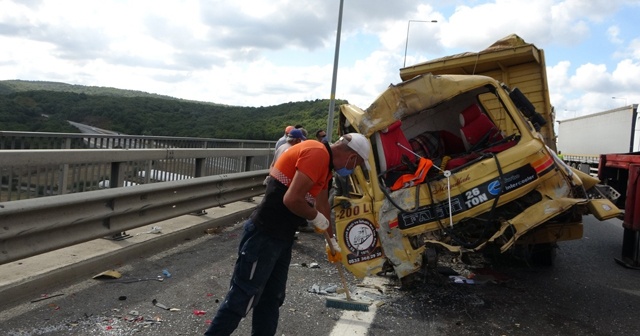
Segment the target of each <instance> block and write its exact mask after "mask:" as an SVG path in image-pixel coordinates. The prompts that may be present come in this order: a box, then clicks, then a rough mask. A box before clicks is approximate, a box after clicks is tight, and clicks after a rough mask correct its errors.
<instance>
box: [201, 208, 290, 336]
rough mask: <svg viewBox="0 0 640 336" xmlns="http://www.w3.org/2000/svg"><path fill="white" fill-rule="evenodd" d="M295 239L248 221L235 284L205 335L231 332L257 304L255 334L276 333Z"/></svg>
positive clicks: (233, 281)
mask: <svg viewBox="0 0 640 336" xmlns="http://www.w3.org/2000/svg"><path fill="white" fill-rule="evenodd" d="M292 245H293V242H292V241H291V242H289V241H283V240H278V239H274V238H271V237H270V236H268V235H266V234H264V233H262V232H261V231H260V230H258V228H257V227H256V226H255V225H254V223H253V222H252V221H251V219H249V220H247V221H246V222H245V224H244V234H243V236H242V240H241V241H240V247H239V249H238V260H237V261H236V265H235V269H234V271H233V276H232V278H231V288H230V289H229V292H228V293H227V296H226V298H225V300H224V302H223V303H222V305H220V308H219V309H218V313H217V314H216V316H215V317H214V318H213V321H212V322H211V325H210V326H209V329H208V330H207V332H206V333H205V335H230V334H231V333H232V332H233V331H234V330H235V329H236V328H237V327H238V324H239V323H240V320H241V319H242V318H243V317H245V316H246V315H247V314H248V313H249V311H250V310H251V308H253V321H252V322H253V323H252V332H251V334H252V335H274V334H275V333H276V328H277V327H278V318H279V309H280V306H282V304H283V303H284V297H285V290H286V287H287V275H288V272H289V263H290V262H291V247H292Z"/></svg>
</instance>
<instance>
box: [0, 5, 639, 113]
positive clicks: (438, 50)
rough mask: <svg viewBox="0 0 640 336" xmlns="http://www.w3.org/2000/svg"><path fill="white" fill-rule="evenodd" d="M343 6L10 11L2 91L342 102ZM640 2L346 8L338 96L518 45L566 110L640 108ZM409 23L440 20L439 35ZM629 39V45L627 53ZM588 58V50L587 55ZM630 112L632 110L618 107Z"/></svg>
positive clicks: (431, 26)
mask: <svg viewBox="0 0 640 336" xmlns="http://www.w3.org/2000/svg"><path fill="white" fill-rule="evenodd" d="M338 5H339V1H338V0H335V1H317V0H275V1H266V0H245V1H242V2H232V1H222V0H213V1H212V0H201V1H199V0H183V1H170V0H155V1H152V0H136V1H133V0H129V1H127V0H103V1H99V2H97V1H82V2H78V1H71V0H57V1H53V0H42V1H35V0H34V1H17V0H14V1H11V0H0V44H1V45H2V46H3V48H0V79H25V80H52V81H60V82H66V83H70V84H82V85H94V86H112V87H117V88H123V89H133V90H141V91H146V92H152V93H159V94H165V95H171V96H176V97H179V98H185V99H194V100H204V101H212V102H216V103H223V104H231V105H244V106H261V105H274V104H280V103H284V102H288V101H297V100H306V99H324V98H328V97H329V95H330V88H331V80H332V71H333V51H334V46H335V35H336V27H337V18H338ZM639 9H640V2H638V1H637V0H635V1H634V0H608V1H604V0H593V1H581V0H564V1H563V0H539V1H530V0H477V1H459V0H447V1H440V2H432V1H424V0H423V1H415V0H397V1H393V2H390V1H388V0H369V1H345V7H344V13H343V25H342V39H341V40H342V41H341V42H342V45H341V54H340V68H339V70H338V83H337V88H336V96H337V98H341V99H347V100H349V101H350V102H352V103H354V104H356V105H358V106H360V107H367V106H369V104H371V103H372V102H373V100H374V99H375V98H376V97H377V96H378V94H380V93H381V92H382V91H383V90H384V89H385V88H386V87H387V86H388V85H389V84H390V83H396V82H398V81H399V80H400V78H399V75H398V72H399V68H400V67H401V66H402V64H403V62H404V51H405V46H408V48H407V49H408V50H407V51H408V52H407V60H406V61H407V64H413V63H416V62H421V61H424V60H427V59H431V58H438V57H442V56H446V55H451V54H454V53H458V52H462V51H479V50H482V49H484V48H486V47H488V46H489V45H490V44H492V43H493V42H494V41H496V40H497V39H500V38H502V37H504V36H507V35H509V34H512V33H516V34H518V35H520V36H521V37H523V38H524V39H525V40H526V41H527V42H530V43H534V44H536V46H538V47H540V48H543V49H544V50H545V53H546V56H547V70H548V78H549V86H550V94H551V97H552V103H553V104H554V105H556V106H558V109H562V110H564V109H567V110H576V111H578V110H579V111H581V112H582V111H587V110H594V109H597V108H602V107H610V105H611V104H613V103H615V102H612V99H611V96H625V97H627V99H628V101H629V103H631V102H637V101H638V100H640V96H638V94H636V93H635V92H637V90H636V89H637V87H638V80H637V78H640V76H639V72H640V70H639V68H640V65H639V62H640V33H639V32H638V30H637V28H636V26H637V25H636V24H635V21H636V20H635V18H637V16H638V15H637V14H640V13H639V12H640V10H639ZM409 20H437V21H438V22H437V23H420V22H414V23H412V24H411V25H410V31H409V40H408V43H407V40H406V38H407V26H408V22H409ZM627 41H628V42H627ZM574 50H575V51H574ZM617 103H618V104H619V103H620V102H617Z"/></svg>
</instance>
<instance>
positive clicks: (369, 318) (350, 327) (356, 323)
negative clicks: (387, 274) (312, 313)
mask: <svg viewBox="0 0 640 336" xmlns="http://www.w3.org/2000/svg"><path fill="white" fill-rule="evenodd" d="M387 282H388V281H387V279H385V278H382V277H367V278H365V279H364V280H363V281H362V283H363V284H364V285H366V286H369V287H372V288H368V287H359V288H358V290H357V291H356V292H355V293H351V297H352V298H353V299H354V300H357V301H359V302H360V301H364V302H368V301H372V299H371V298H372V297H378V296H380V295H381V294H380V292H379V291H378V290H377V289H378V288H379V289H382V290H383V291H384V288H385V287H384V285H385V284H386V283H387ZM367 292H368V293H370V294H371V295H369V296H367ZM363 297H364V298H363ZM378 303H379V301H375V300H374V301H373V303H372V304H371V305H370V306H369V311H368V312H361V311H350V310H345V311H343V312H342V316H340V319H339V320H338V322H337V323H336V325H335V326H334V327H333V330H332V331H331V333H330V334H329V335H330V336H343V335H344V336H353V335H366V334H367V332H368V330H369V326H371V324H372V323H373V320H374V318H375V316H376V310H377V307H378Z"/></svg>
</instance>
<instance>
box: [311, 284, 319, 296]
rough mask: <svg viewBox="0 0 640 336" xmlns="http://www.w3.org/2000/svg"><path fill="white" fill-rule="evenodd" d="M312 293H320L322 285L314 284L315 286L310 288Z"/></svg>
mask: <svg viewBox="0 0 640 336" xmlns="http://www.w3.org/2000/svg"><path fill="white" fill-rule="evenodd" d="M309 292H310V293H314V294H319V293H320V286H318V285H316V284H313V286H311V289H310V290H309Z"/></svg>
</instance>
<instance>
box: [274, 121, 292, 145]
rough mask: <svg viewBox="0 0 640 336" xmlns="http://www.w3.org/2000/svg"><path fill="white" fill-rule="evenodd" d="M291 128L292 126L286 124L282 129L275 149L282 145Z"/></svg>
mask: <svg viewBox="0 0 640 336" xmlns="http://www.w3.org/2000/svg"><path fill="white" fill-rule="evenodd" d="M293 129H294V127H293V126H287V127H286V128H285V129H284V134H283V135H282V136H281V137H280V139H278V141H276V149H278V147H280V146H282V145H284V144H285V143H286V142H287V135H289V132H291V130H293Z"/></svg>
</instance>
